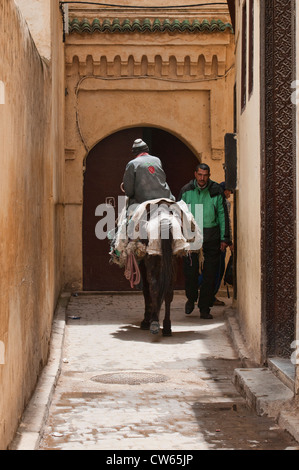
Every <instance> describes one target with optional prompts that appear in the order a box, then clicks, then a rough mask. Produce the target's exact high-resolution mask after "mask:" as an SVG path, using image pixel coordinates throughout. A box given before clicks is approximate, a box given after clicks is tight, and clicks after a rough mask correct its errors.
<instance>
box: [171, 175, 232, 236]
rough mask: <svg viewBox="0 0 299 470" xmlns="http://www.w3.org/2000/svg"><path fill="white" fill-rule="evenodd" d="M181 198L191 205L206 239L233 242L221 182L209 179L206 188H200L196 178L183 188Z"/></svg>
mask: <svg viewBox="0 0 299 470" xmlns="http://www.w3.org/2000/svg"><path fill="white" fill-rule="evenodd" d="M180 199H182V200H183V201H184V202H185V203H186V204H187V205H189V208H190V211H191V212H192V214H193V216H194V217H195V220H196V221H197V223H198V224H199V225H200V228H201V229H203V235H204V241H210V240H216V239H219V240H221V241H223V242H226V243H227V244H228V245H230V244H231V239H230V228H229V227H230V226H229V214H228V210H227V204H226V202H225V196H224V193H223V190H222V188H221V186H220V185H219V184H217V183H215V182H214V181H211V180H209V182H208V185H207V186H206V188H204V189H200V187H199V186H198V184H197V181H196V179H194V180H192V181H190V183H188V184H186V185H185V186H184V187H183V188H182V190H181V192H180V195H179V197H178V200H180ZM200 216H201V217H200ZM202 224H203V227H202Z"/></svg>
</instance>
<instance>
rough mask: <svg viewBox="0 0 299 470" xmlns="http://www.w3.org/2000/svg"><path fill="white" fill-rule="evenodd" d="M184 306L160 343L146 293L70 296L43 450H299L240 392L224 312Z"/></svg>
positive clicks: (179, 298) (181, 300) (180, 303)
mask: <svg viewBox="0 0 299 470" xmlns="http://www.w3.org/2000/svg"><path fill="white" fill-rule="evenodd" d="M226 302H228V301H227V300H226ZM184 304H185V297H184V295H181V294H179V293H178V294H176V296H175V301H174V302H173V304H172V323H173V336H172V337H171V338H163V337H162V336H159V338H158V339H156V340H153V338H152V337H151V336H150V333H149V332H147V331H141V330H140V328H139V325H140V322H141V320H142V317H143V297H142V296H141V295H138V294H132V295H79V296H78V297H71V300H70V303H69V306H68V310H67V326H66V336H65V342H64V351H63V358H64V360H63V367H62V372H61V376H60V378H59V381H58V384H57V387H56V390H55V393H54V397H53V401H52V405H51V407H50V412H49V418H48V421H47V423H46V427H45V432H44V436H43V439H42V441H41V444H40V450H48V449H51V450H101V449H102V450H210V449H212V450H218V449H234V450H237V449H241V450H247V449H251V450H256V449H259V450H274V449H278V450H284V449H299V447H298V444H296V442H294V441H293V439H292V438H291V437H290V435H289V434H287V433H286V432H283V431H282V430H281V429H280V428H279V427H278V426H277V425H276V424H275V422H274V421H272V420H271V419H268V418H265V417H257V416H256V415H255V413H254V411H251V410H249V409H248V408H247V406H246V403H245V401H244V399H243V398H242V397H241V396H240V395H239V394H238V392H237V391H236V389H235V387H234V385H233V383H232V375H233V370H234V369H235V368H238V367H240V366H241V364H240V362H239V360H238V357H237V355H236V353H235V351H234V349H233V347H232V345H231V342H230V338H229V336H228V334H227V331H226V325H225V320H224V316H223V312H224V309H223V307H217V308H214V309H213V314H214V320H209V321H205V320H201V319H200V318H199V314H198V311H195V312H194V313H193V314H192V315H191V316H188V317H187V316H186V315H185V314H184ZM71 317H80V318H79V319H78V318H77V319H73V318H71Z"/></svg>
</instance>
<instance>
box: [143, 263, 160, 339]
mask: <svg viewBox="0 0 299 470" xmlns="http://www.w3.org/2000/svg"><path fill="white" fill-rule="evenodd" d="M145 264H146V271H147V281H148V284H149V293H150V298H151V307H152V311H151V319H150V324H151V326H150V332H151V333H152V334H153V335H156V334H158V333H159V330H160V324H159V314H160V308H161V299H160V295H159V275H160V257H159V256H149V257H147V258H146V261H145Z"/></svg>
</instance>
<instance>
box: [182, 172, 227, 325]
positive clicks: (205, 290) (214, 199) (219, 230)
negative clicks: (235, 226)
mask: <svg viewBox="0 0 299 470" xmlns="http://www.w3.org/2000/svg"><path fill="white" fill-rule="evenodd" d="M194 176H195V179H193V180H192V181H190V183H188V184H187V185H186V186H184V187H183V188H182V190H181V192H180V195H179V198H178V199H179V200H180V199H182V200H183V201H184V202H185V203H186V204H188V205H189V207H190V210H191V212H192V214H193V216H194V217H195V218H196V215H197V214H198V211H196V207H198V205H201V206H202V209H203V255H204V265H203V281H202V285H201V288H200V296H199V301H198V308H199V310H200V317H201V318H204V319H212V318H213V316H212V315H211V314H210V309H211V306H212V305H213V303H214V290H215V279H216V275H217V271H218V269H219V262H220V254H221V251H225V250H226V247H227V246H228V245H230V244H231V240H230V230H229V217H228V211H227V205H226V202H225V197H224V193H223V189H222V188H221V186H220V185H219V184H217V183H215V182H214V181H212V180H211V179H210V167H209V166H208V165H206V164H203V163H201V164H199V165H197V167H196V170H195V174H194ZM184 274H185V289H186V297H187V299H188V300H187V303H186V306H185V313H186V314H187V315H190V313H192V312H193V310H194V304H195V302H197V300H198V276H199V257H198V254H197V253H192V254H191V255H190V256H189V257H185V258H184Z"/></svg>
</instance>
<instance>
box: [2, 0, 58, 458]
mask: <svg viewBox="0 0 299 470" xmlns="http://www.w3.org/2000/svg"><path fill="white" fill-rule="evenodd" d="M43 3H44V4H45V3H49V10H48V11H49V12H50V18H49V20H51V22H53V24H56V25H57V26H56V28H57V29H56V31H53V34H55V38H56V39H54V37H52V38H51V40H50V47H51V50H52V52H51V54H52V56H53V58H55V65H53V66H51V64H50V63H49V62H48V61H45V60H43V59H41V57H40V55H39V53H38V51H37V48H36V45H35V43H34V42H33V39H32V36H31V34H30V31H29V29H28V25H27V23H26V22H25V20H24V18H23V16H22V14H21V12H20V10H19V9H18V8H17V7H16V5H15V3H14V1H12V0H3V1H1V3H0V18H1V23H0V50H1V51H2V53H1V62H0V80H1V81H2V82H3V84H4V90H5V91H4V99H3V100H2V103H3V104H0V160H1V173H0V199H1V209H0V225H1V227H2V230H1V233H0V257H1V295H0V341H1V346H2V348H1V352H2V354H1V357H0V449H6V448H7V447H8V446H9V444H10V442H11V441H12V439H13V437H14V433H15V431H16V429H17V426H18V424H19V420H20V418H21V416H22V413H23V411H24V408H25V406H26V404H27V403H28V400H29V399H30V396H31V394H32V392H33V390H34V387H35V385H36V381H37V378H38V376H39V374H40V371H41V369H42V367H43V366H44V365H45V363H46V361H47V357H48V347H49V340H50V334H51V327H52V318H53V312H54V310H55V305H56V301H57V297H58V294H59V291H60V289H61V285H62V276H61V274H60V273H61V272H62V266H61V264H62V263H61V260H62V243H61V242H60V241H59V240H62V239H63V237H62V230H63V223H62V221H63V214H62V209H61V207H62V206H61V205H60V202H61V198H62V187H63V178H62V176H63V172H62V168H61V164H60V166H59V162H61V161H62V162H63V160H62V158H61V156H62V152H63V149H64V140H63V128H64V118H63V113H64V105H63V103H64V101H63V99H64V86H63V84H64V77H63V74H62V75H61V70H63V68H62V66H63V59H64V57H63V48H62V44H61V38H62V35H61V31H60V28H59V24H60V22H59V18H60V12H59V8H58V2H55V1H53V2H43ZM41 14H44V10H42V12H41ZM57 33H59V34H57ZM61 129H62V132H61Z"/></svg>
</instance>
